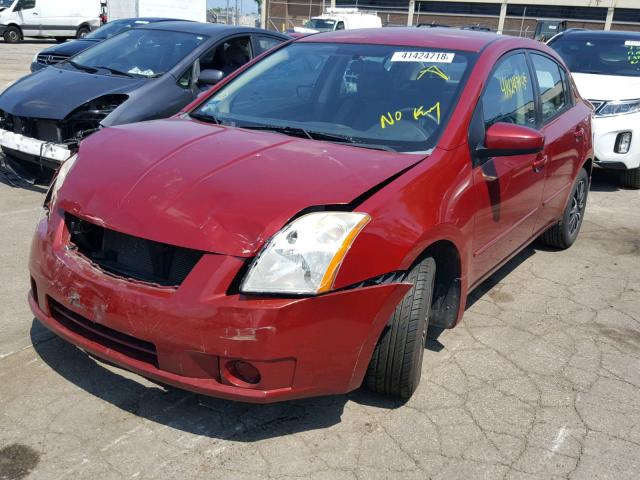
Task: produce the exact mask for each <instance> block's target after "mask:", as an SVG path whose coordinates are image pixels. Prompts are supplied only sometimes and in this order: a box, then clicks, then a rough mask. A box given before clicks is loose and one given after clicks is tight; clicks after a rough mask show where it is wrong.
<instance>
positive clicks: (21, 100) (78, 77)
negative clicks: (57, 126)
mask: <svg viewBox="0 0 640 480" xmlns="http://www.w3.org/2000/svg"><path fill="white" fill-rule="evenodd" d="M67 68H69V70H67V69H66V68H58V67H49V68H44V69H42V70H40V71H38V72H35V73H32V74H31V75H27V76H26V77H23V78H22V79H20V80H18V81H17V82H16V83H14V84H13V85H12V86H11V87H9V88H8V89H6V90H5V91H4V92H3V93H2V95H0V110H4V111H5V112H8V113H10V114H11V115H16V116H19V117H31V118H46V119H51V120H62V119H63V118H65V117H66V116H67V115H69V114H70V113H71V112H72V111H74V110H75V109H76V108H78V107H79V106H81V105H83V104H85V103H87V102H89V101H91V100H94V99H96V98H99V97H102V96H104V95H111V94H117V93H120V94H127V93H130V92H132V91H134V90H136V89H137V88H139V87H141V86H142V85H144V84H145V83H146V82H152V81H153V80H150V79H149V80H147V79H144V78H127V77H120V76H110V75H98V74H92V73H85V72H79V71H73V70H71V68H72V67H67Z"/></svg>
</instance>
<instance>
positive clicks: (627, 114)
mask: <svg viewBox="0 0 640 480" xmlns="http://www.w3.org/2000/svg"><path fill="white" fill-rule="evenodd" d="M548 45H549V46H550V47H551V48H553V49H554V50H556V51H557V52H558V53H559V54H560V55H561V56H562V58H563V59H564V61H565V62H566V63H567V65H568V67H569V69H570V70H571V73H572V75H573V79H574V81H575V83H576V85H577V87H578V90H579V91H580V94H581V95H582V96H583V97H584V98H587V99H589V101H590V102H591V103H592V104H593V106H594V109H595V118H594V122H593V133H594V142H593V146H594V150H595V155H596V165H599V166H600V167H603V168H607V169H612V170H618V171H620V173H621V183H622V184H623V185H624V186H627V187H631V188H640V33H635V32H605V31H593V30H567V31H566V32H563V33H560V34H558V35H556V36H555V37H553V38H552V39H551V40H549V43H548Z"/></svg>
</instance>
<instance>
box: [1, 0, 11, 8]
mask: <svg viewBox="0 0 640 480" xmlns="http://www.w3.org/2000/svg"><path fill="white" fill-rule="evenodd" d="M12 3H13V0H0V8H9V7H10V6H11V4H12Z"/></svg>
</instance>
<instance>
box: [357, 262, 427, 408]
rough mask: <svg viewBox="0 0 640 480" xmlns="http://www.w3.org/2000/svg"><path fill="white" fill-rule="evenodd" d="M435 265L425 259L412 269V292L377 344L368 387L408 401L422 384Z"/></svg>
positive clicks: (369, 373)
mask: <svg viewBox="0 0 640 480" xmlns="http://www.w3.org/2000/svg"><path fill="white" fill-rule="evenodd" d="M435 275H436V262H435V261H434V259H433V258H429V257H428V258H425V259H424V260H422V261H421V262H420V263H418V264H417V265H416V266H415V267H413V268H412V269H411V271H410V272H409V275H408V277H407V281H409V282H411V283H413V287H411V290H409V292H407V294H406V295H405V296H404V298H403V299H402V302H401V303H400V304H399V305H398V306H397V307H396V309H395V311H394V313H393V315H392V317H391V319H390V320H389V323H388V325H387V326H386V327H385V329H384V331H383V332H382V335H381V336H380V339H379V340H378V344H377V345H376V347H375V349H374V351H373V355H372V356H371V361H370V362H369V367H368V368H367V374H366V377H365V384H366V386H367V388H369V389H370V390H373V391H374V392H377V393H382V394H385V395H392V396H395V397H402V398H409V397H410V396H411V395H412V394H413V392H415V390H416V388H417V387H418V383H420V376H421V374H422V357H423V354H424V345H425V339H426V335H427V326H428V319H429V311H430V308H431V297H432V295H433V284H434V280H435Z"/></svg>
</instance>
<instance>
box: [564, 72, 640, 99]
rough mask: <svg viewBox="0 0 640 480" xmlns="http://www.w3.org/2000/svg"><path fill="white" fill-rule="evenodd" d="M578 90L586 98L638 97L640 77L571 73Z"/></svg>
mask: <svg viewBox="0 0 640 480" xmlns="http://www.w3.org/2000/svg"><path fill="white" fill-rule="evenodd" d="M572 76H573V79H574V81H575V82H576V86H577V87H578V91H579V92H580V95H582V97H583V98H586V99H588V100H632V99H636V98H640V77H628V76H618V75H593V74H590V73H573V74H572Z"/></svg>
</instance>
